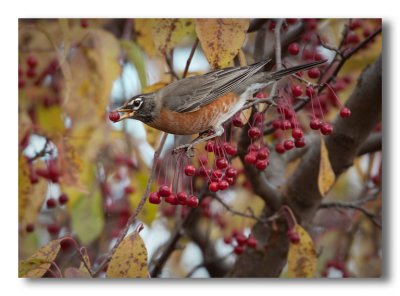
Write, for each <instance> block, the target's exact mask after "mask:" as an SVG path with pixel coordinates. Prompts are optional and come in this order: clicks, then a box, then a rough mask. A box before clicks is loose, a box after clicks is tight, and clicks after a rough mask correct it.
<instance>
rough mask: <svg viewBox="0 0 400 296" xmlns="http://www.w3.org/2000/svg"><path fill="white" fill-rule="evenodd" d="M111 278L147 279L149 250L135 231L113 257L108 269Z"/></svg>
mask: <svg viewBox="0 0 400 296" xmlns="http://www.w3.org/2000/svg"><path fill="white" fill-rule="evenodd" d="M107 277H109V278H147V277H148V272H147V250H146V247H145V245H144V243H143V240H142V238H141V237H140V235H139V234H138V233H137V232H136V231H135V232H134V233H132V234H130V235H129V236H127V237H126V238H125V239H124V240H123V241H122V242H121V244H120V245H119V246H118V248H117V250H116V251H115V253H114V255H113V256H112V257H111V260H110V263H109V264H108V268H107Z"/></svg>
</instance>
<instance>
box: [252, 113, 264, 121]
mask: <svg viewBox="0 0 400 296" xmlns="http://www.w3.org/2000/svg"><path fill="white" fill-rule="evenodd" d="M253 119H254V123H255V124H260V123H262V122H263V121H264V115H263V114H262V113H261V112H257V113H255V114H254V116H253Z"/></svg>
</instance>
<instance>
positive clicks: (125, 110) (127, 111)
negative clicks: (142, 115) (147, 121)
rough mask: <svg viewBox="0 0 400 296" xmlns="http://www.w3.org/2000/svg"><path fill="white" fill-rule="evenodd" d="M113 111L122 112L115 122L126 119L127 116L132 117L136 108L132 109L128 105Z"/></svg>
mask: <svg viewBox="0 0 400 296" xmlns="http://www.w3.org/2000/svg"><path fill="white" fill-rule="evenodd" d="M113 112H118V113H122V115H121V116H120V118H119V119H118V120H116V121H115V122H118V121H121V120H124V119H126V118H131V117H132V116H133V115H134V114H135V110H132V109H131V108H128V107H127V106H125V105H124V106H122V107H119V108H117V109H115V110H114V111H113Z"/></svg>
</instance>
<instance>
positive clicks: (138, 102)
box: [128, 98, 143, 110]
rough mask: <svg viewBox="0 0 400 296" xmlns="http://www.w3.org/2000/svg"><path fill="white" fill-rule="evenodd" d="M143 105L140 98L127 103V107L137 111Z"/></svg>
mask: <svg viewBox="0 0 400 296" xmlns="http://www.w3.org/2000/svg"><path fill="white" fill-rule="evenodd" d="M142 104H143V99H142V98H136V99H134V100H132V101H131V102H129V104H128V105H129V106H133V110H138V109H139V108H140V106H142Z"/></svg>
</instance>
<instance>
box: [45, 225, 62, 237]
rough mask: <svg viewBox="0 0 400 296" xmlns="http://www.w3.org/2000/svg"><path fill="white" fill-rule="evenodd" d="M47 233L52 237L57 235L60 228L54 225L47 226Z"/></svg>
mask: <svg viewBox="0 0 400 296" xmlns="http://www.w3.org/2000/svg"><path fill="white" fill-rule="evenodd" d="M47 232H48V233H50V234H52V235H57V234H58V233H59V232H60V227H59V226H58V224H56V223H52V224H49V225H47Z"/></svg>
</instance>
